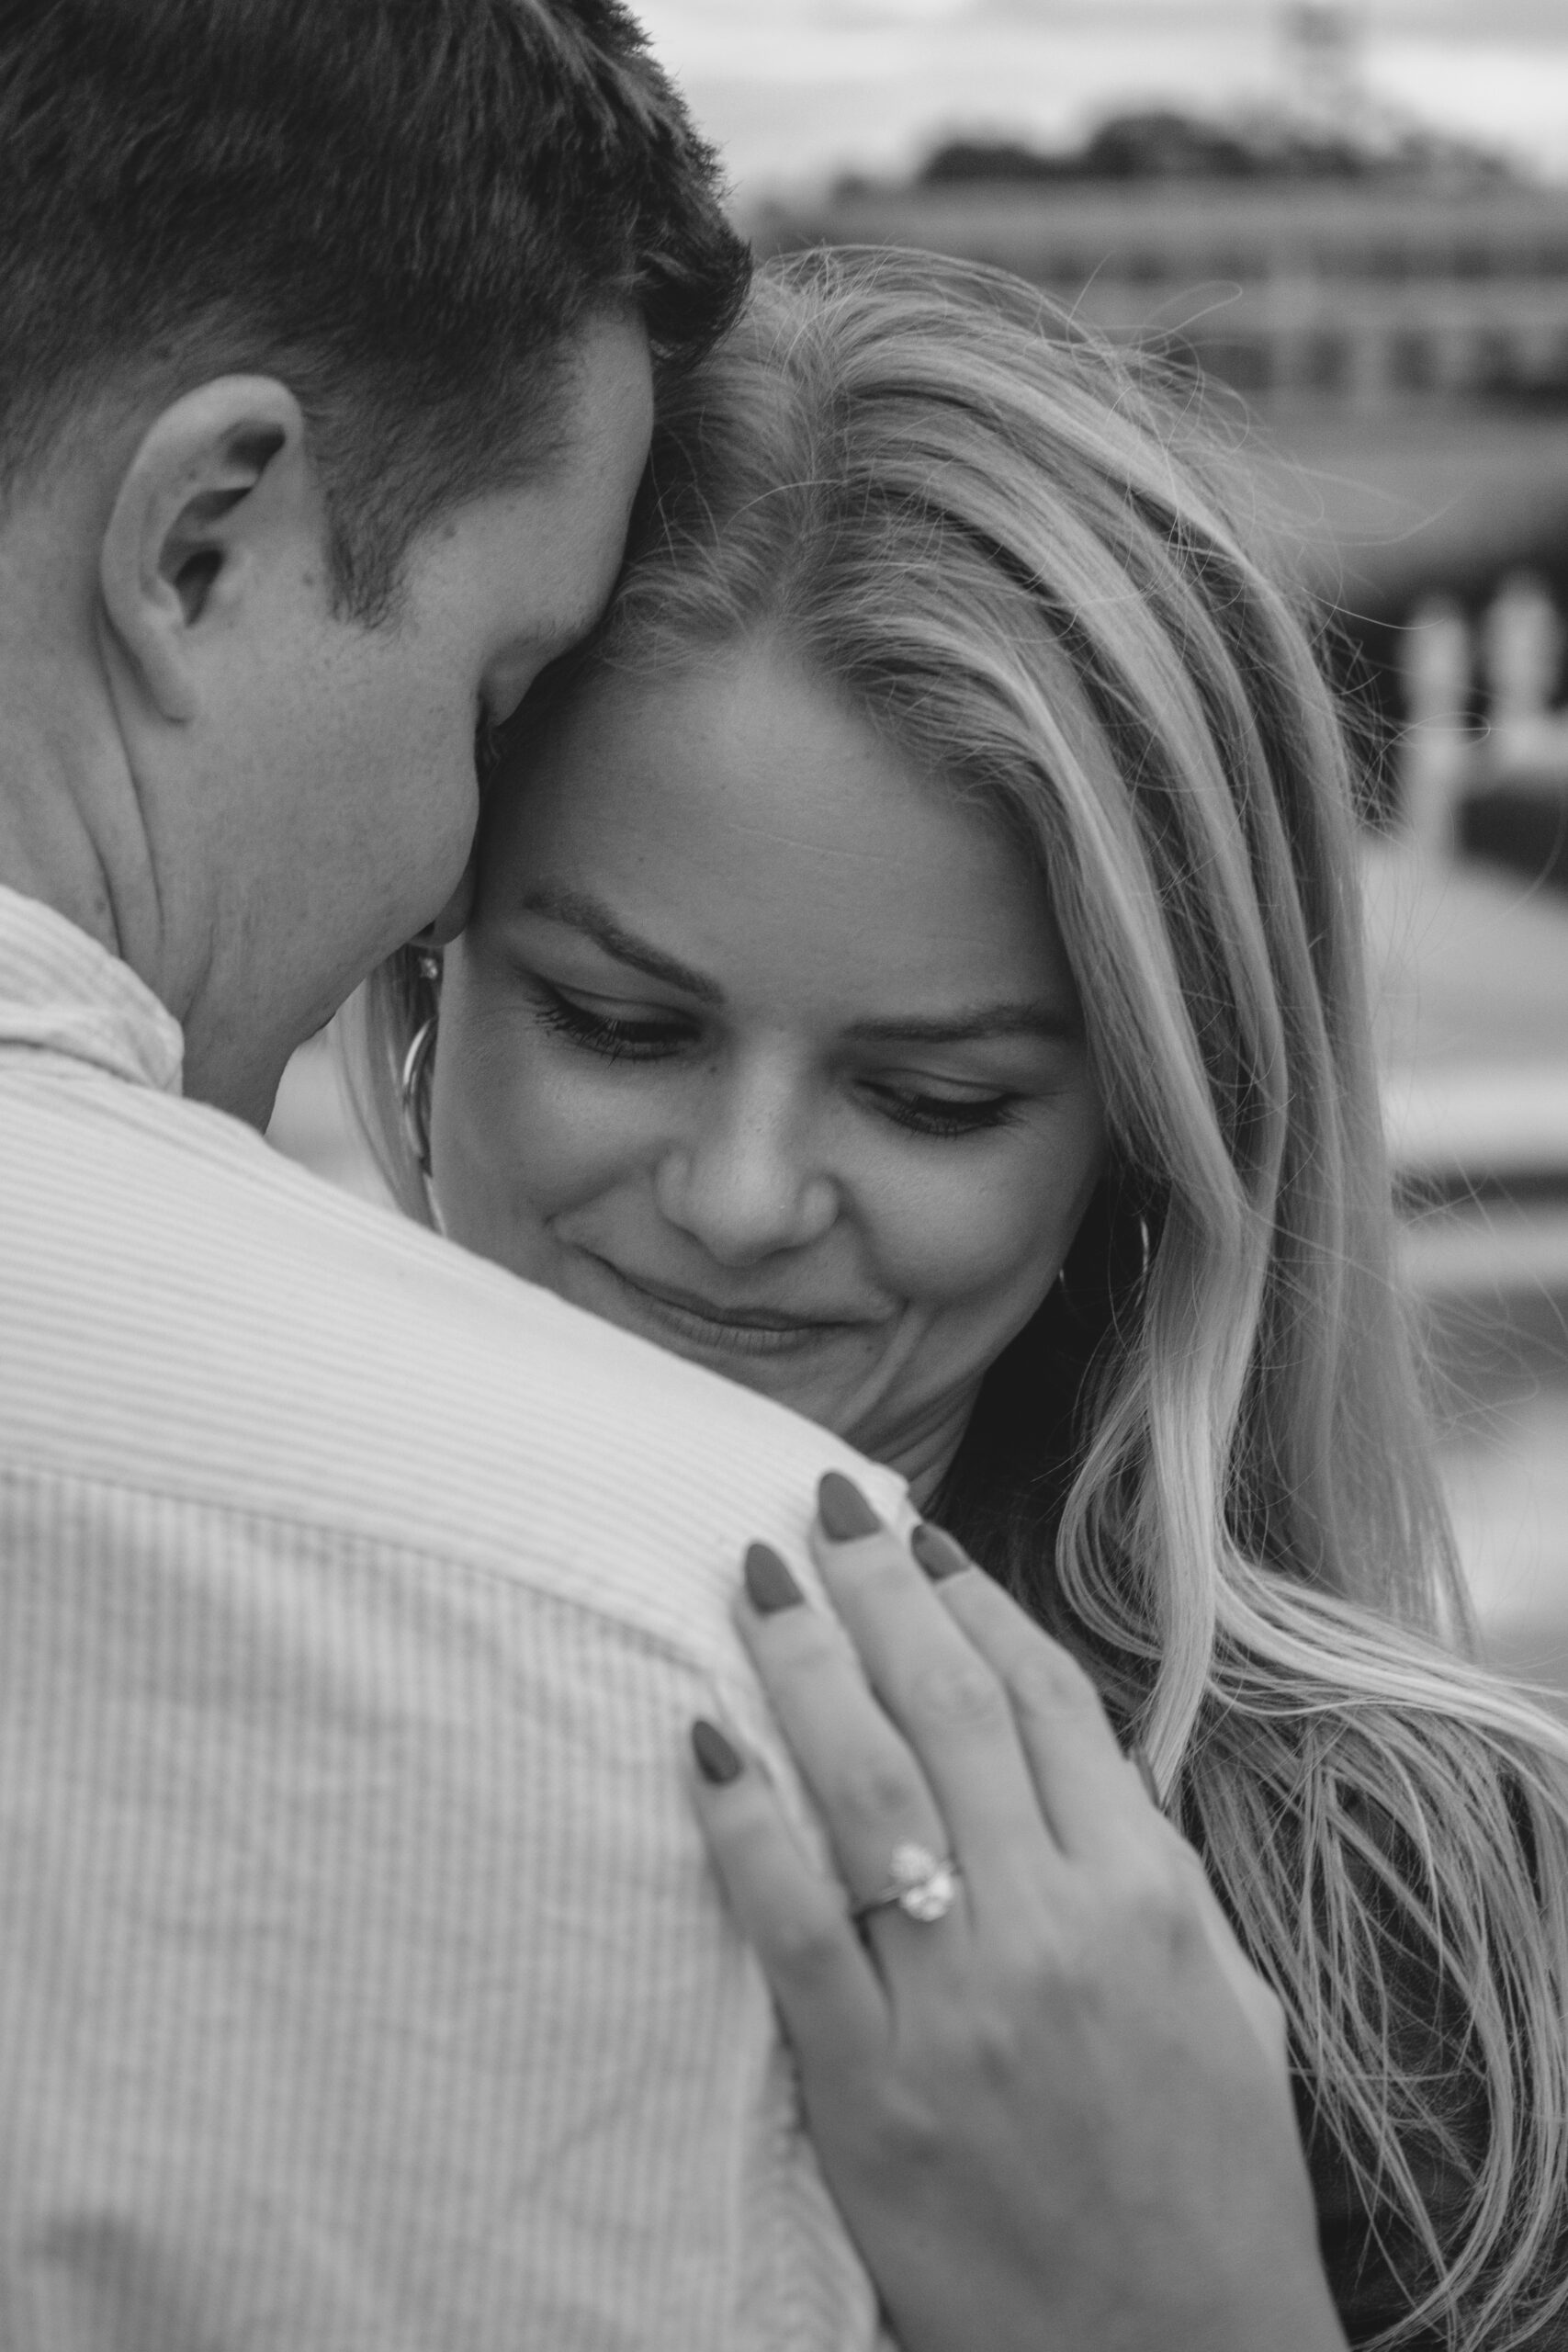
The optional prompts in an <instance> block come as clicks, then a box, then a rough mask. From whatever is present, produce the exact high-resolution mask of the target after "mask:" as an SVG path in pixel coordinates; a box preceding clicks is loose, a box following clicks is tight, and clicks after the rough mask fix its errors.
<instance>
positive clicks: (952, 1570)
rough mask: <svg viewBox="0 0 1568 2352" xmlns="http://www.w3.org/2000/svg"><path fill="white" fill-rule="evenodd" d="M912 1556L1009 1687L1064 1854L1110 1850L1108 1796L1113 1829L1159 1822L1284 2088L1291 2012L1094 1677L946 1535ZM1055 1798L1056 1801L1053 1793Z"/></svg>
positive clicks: (926, 1530) (923, 1537)
mask: <svg viewBox="0 0 1568 2352" xmlns="http://www.w3.org/2000/svg"><path fill="white" fill-rule="evenodd" d="M913 1548H914V1550H915V1554H916V1556H917V1558H919V1559H920V1560H921V1562H922V1565H923V1566H925V1568H926V1571H927V1574H928V1575H930V1576H931V1577H932V1579H933V1582H934V1584H935V1587H936V1589H937V1592H938V1595H939V1598H940V1600H941V1601H942V1604H943V1605H944V1607H945V1608H946V1609H947V1610H948V1611H949V1612H950V1613H951V1615H952V1617H953V1622H954V1623H955V1624H957V1625H958V1626H959V1627H961V1628H962V1630H963V1631H964V1634H966V1635H967V1637H968V1638H969V1640H970V1641H972V1642H973V1643H974V1645H975V1647H976V1649H977V1650H978V1651H980V1653H981V1654H982V1655H983V1656H985V1657H988V1658H989V1659H990V1660H991V1662H992V1664H993V1665H994V1667H995V1668H996V1671H997V1673H998V1676H999V1677H1000V1679H1002V1681H1003V1683H1004V1684H1005V1685H1006V1687H1007V1690H1008V1692H1009V1696H1010V1700H1011V1702H1012V1703H1013V1705H1014V1707H1015V1709H1016V1710H1017V1712H1018V1717H1019V1730H1020V1734H1021V1737H1022V1739H1023V1742H1024V1745H1025V1747H1026V1749H1027V1751H1028V1754H1029V1757H1030V1761H1031V1764H1032V1769H1033V1772H1034V1777H1035V1782H1036V1786H1037V1788H1038V1789H1039V1791H1040V1795H1041V1802H1042V1803H1043V1804H1054V1805H1055V1809H1056V1812H1057V1814H1058V1815H1059V1817H1060V1823H1061V1826H1060V1835H1061V1837H1062V1840H1063V1843H1064V1845H1065V1847H1066V1849H1067V1850H1068V1851H1069V1852H1071V1851H1073V1850H1074V1849H1075V1847H1077V1846H1079V1845H1081V1846H1082V1848H1083V1849H1084V1850H1085V1851H1086V1853H1093V1852H1097V1851H1098V1852H1100V1853H1103V1852H1104V1851H1105V1849H1106V1836H1105V1826H1106V1819H1107V1816H1106V1815H1104V1814H1102V1813H1100V1812H1099V1811H1098V1810H1092V1809H1094V1808H1097V1807H1098V1806H1099V1805H1100V1804H1102V1803H1103V1802H1104V1801H1105V1799H1106V1798H1107V1797H1108V1796H1109V1797H1111V1798H1112V1806H1111V1815H1110V1818H1111V1819H1113V1820H1114V1821H1116V1822H1118V1823H1120V1822H1129V1823H1133V1824H1134V1826H1136V1825H1135V1820H1134V1816H1136V1815H1138V1814H1140V1813H1141V1814H1142V1815H1143V1816H1144V1826H1145V1829H1146V1828H1147V1827H1148V1826H1152V1823H1153V1822H1154V1821H1158V1822H1159V1824H1160V1829H1161V1833H1162V1834H1163V1836H1164V1837H1165V1838H1167V1839H1168V1841H1169V1845H1170V1849H1171V1851H1172V1853H1173V1854H1174V1856H1175V1858H1176V1860H1178V1861H1179V1864H1180V1866H1181V1868H1182V1870H1183V1871H1185V1872H1186V1873H1187V1874H1188V1883H1189V1884H1190V1887H1191V1890H1192V1894H1193V1897H1194V1899H1195V1901H1196V1903H1197V1906H1198V1911H1199V1916H1200V1917H1201V1922H1202V1926H1203V1930H1204V1934H1205V1936H1206V1938H1207V1939H1208V1943H1209V1947H1210V1949H1211V1951H1213V1956H1214V1960H1215V1963H1216V1965H1217V1966H1218V1968H1219V1970H1220V1973H1221V1974H1222V1975H1223V1976H1224V1980H1225V1982H1226V1984H1227V1985H1229V1986H1230V1989H1231V1991H1232V1993H1233V1994H1234V1995H1235V1999H1236V2003H1237V2005H1238V2007H1240V2009H1241V2011H1242V2013H1243V2015H1244V2016H1245V2017H1246V2018H1247V2023H1248V2025H1249V2026H1250V2027H1251V2029H1252V2030H1253V2032H1254V2034H1255V2035H1256V2036H1257V2038H1258V2043H1259V2044H1260V2046H1261V2048H1262V2050H1263V2052H1264V2053H1265V2055H1266V2056H1267V2057H1268V2058H1269V2061H1270V2064H1272V2065H1273V2066H1274V2068H1275V2069H1276V2071H1277V2073H1278V2075H1279V2077H1280V2080H1283V2079H1284V2077H1285V2071H1286V2066H1287V2035H1286V2030H1285V2014H1284V2011H1283V2009H1282V2008H1281V2007H1280V2003H1279V2000H1278V1998H1277V1997H1276V1996H1275V1994H1274V1992H1273V1991H1272V1989H1271V1988H1270V1986H1269V1985H1267V1984H1266V1983H1265V1982H1264V1980H1263V1978H1262V1977H1261V1976H1259V1974H1258V1971H1257V1970H1256V1969H1255V1968H1254V1967H1253V1965H1252V1962H1250V1961H1249V1960H1248V1959H1247V1954H1246V1952H1245V1951H1243V1950H1242V1947H1241V1945H1240V1944H1239V1943H1238V1942H1237V1940H1236V1937H1235V1930H1234V1928H1232V1926H1231V1923H1230V1921H1229V1920H1228V1919H1227V1918H1226V1917H1225V1914H1224V1910H1223V1909H1222V1907H1221V1905H1220V1902H1219V1899H1218V1897H1217V1896H1216V1894H1214V1891H1213V1887H1212V1886H1211V1885H1210V1883H1209V1880H1208V1875H1207V1873H1206V1871H1204V1868H1203V1864H1202V1860H1201V1857H1200V1856H1199V1855H1198V1854H1197V1853H1196V1852H1195V1851H1194V1850H1193V1849H1192V1848H1191V1847H1190V1845H1189V1844H1188V1842H1187V1840H1186V1839H1185V1838H1183V1837H1181V1836H1180V1834H1179V1831H1177V1830H1175V1829H1173V1828H1172V1827H1171V1826H1170V1825H1169V1824H1168V1823H1167V1822H1165V1820H1164V1817H1163V1815H1160V1814H1159V1813H1158V1810H1157V1804H1156V1791H1155V1789H1154V1786H1153V1776H1152V1775H1151V1774H1148V1768H1147V1766H1146V1765H1143V1766H1142V1767H1141V1768H1140V1763H1139V1761H1138V1760H1135V1759H1134V1758H1125V1757H1123V1756H1122V1753H1121V1750H1120V1749H1119V1748H1118V1747H1117V1745H1116V1740H1115V1736H1114V1735H1113V1734H1112V1732H1111V1726H1110V1724H1109V1723H1108V1722H1107V1721H1106V1718H1105V1713H1104V1710H1103V1708H1102V1707H1101V1706H1100V1702H1099V1699H1098V1697H1097V1696H1096V1695H1095V1693H1094V1691H1093V1689H1092V1686H1090V1685H1089V1682H1088V1678H1087V1676H1084V1675H1083V1674H1082V1673H1081V1670H1080V1669H1079V1668H1077V1666H1076V1665H1075V1664H1074V1662H1073V1661H1072V1660H1071V1659H1070V1658H1068V1657H1067V1655H1066V1652H1065V1651H1064V1650H1063V1649H1062V1648H1061V1646H1060V1645H1059V1644H1057V1643H1055V1642H1052V1641H1051V1640H1050V1639H1049V1636H1048V1635H1046V1634H1043V1633H1042V1632H1041V1630H1040V1628H1039V1627H1038V1626H1037V1625H1036V1624H1035V1623H1033V1621H1032V1619H1031V1618H1028V1617H1026V1616H1025V1615H1024V1613H1023V1611H1021V1609H1020V1608H1019V1607H1018V1605H1017V1603H1016V1602H1015V1601H1013V1600H1010V1599H1009V1597H1008V1595H1007V1594H1006V1593H1005V1592H1003V1590H1002V1589H1001V1587H1000V1586H999V1585H998V1584H996V1583H995V1582H993V1580H992V1579H991V1578H990V1577H987V1576H986V1575H985V1574H984V1573H983V1571H981V1570H980V1569H979V1568H977V1567H976V1566H975V1564H974V1562H973V1561H972V1560H970V1559H969V1558H968V1557H967V1556H966V1555H965V1554H964V1552H963V1551H961V1550H960V1548H959V1546H958V1545H957V1544H955V1543H954V1542H953V1538H952V1536H950V1535H948V1534H947V1533H946V1532H945V1531H943V1530H942V1529H938V1528H931V1527H922V1528H920V1529H919V1530H917V1532H916V1536H915V1541H914V1546H913ZM1024 1636H1032V1637H1033V1638H1032V1639H1025V1638H1024ZM1101 1732H1102V1733H1103V1736H1100V1734H1101ZM1118 1772H1119V1773H1120V1781H1119V1783H1118V1782H1117V1781H1116V1775H1117V1773H1118ZM1145 1776H1147V1777H1145ZM1048 1791H1049V1792H1054V1793H1053V1794H1051V1795H1048ZM1118 1808H1119V1809H1118ZM1080 1811H1081V1814H1082V1819H1081V1822H1080V1821H1079V1820H1078V1815H1079V1814H1080ZM1075 1825H1076V1826H1075Z"/></svg>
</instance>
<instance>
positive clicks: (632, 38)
mask: <svg viewBox="0 0 1568 2352" xmlns="http://www.w3.org/2000/svg"><path fill="white" fill-rule="evenodd" d="M746 270H747V257H746V253H745V248H744V247H743V246H742V245H741V244H740V243H739V241H738V239H737V238H736V237H735V235H734V234H733V232H731V230H730V229H729V228H728V225H727V223H726V221H725V219H724V215H723V212H722V209H721V206H720V201H719V189H718V180H717V171H716V163H715V159H714V156H713V153H712V151H711V150H710V149H709V148H708V147H706V146H705V144H704V143H703V141H701V140H700V139H699V138H698V137H697V136H696V133H695V132H694V130H693V128H692V125H691V122H690V119H688V117H687V115H686V112H685V110H684V107H682V103H681V101H680V99H679V98H678V97H677V96H676V95H675V94H674V92H673V91H672V89H671V85H670V84H669V83H668V81H667V80H666V79H665V76H664V75H663V74H662V73H661V71H660V68H659V67H658V66H657V65H656V64H655V63H654V62H653V60H652V58H651V57H650V56H649V52H648V50H647V47H646V45H645V43H644V40H643V37H642V35H641V33H640V31H639V30H638V28H637V26H636V24H635V23H634V22H633V20H632V18H631V17H629V16H628V15H627V14H626V10H625V9H624V8H623V7H621V6H619V5H618V0H0V490H3V489H4V488H6V486H8V485H10V484H14V483H15V482H16V481H17V478H18V476H21V475H23V474H25V473H26V472H27V470H28V469H29V467H31V466H32V465H33V464H35V463H36V462H37V461H38V460H39V458H42V457H43V456H45V455H47V454H48V453H50V452H51V450H52V449H53V448H54V447H56V446H57V444H58V443H59V440H60V437H61V435H62V432H64V431H65V430H67V429H69V425H70V422H71V419H72V417H73V414H77V413H80V412H82V411H83V410H84V409H85V407H86V406H87V405H88V404H89V403H92V402H95V401H99V400H101V399H103V398H104V397H105V396H107V395H113V394H115V393H116V392H117V390H118V388H119V387H120V386H121V385H122V384H123V385H124V386H125V387H126V388H127V389H128V390H130V392H131V393H132V394H133V395H134V396H135V397H138V398H140V397H144V396H145V392H146V391H147V390H153V391H156V392H159V393H166V395H167V396H168V397H170V398H173V397H175V395H176V394H177V392H178V391H179V390H184V389H188V388H189V387H190V386H191V385H193V384H196V383H198V382H201V381H203V380H205V379H207V378H209V377H211V376H215V375H220V374H227V373H231V372H234V371H242V372H245V373H259V374H265V375H272V376H276V377H279V378H281V379H283V380H284V381H286V382H287V383H288V384H289V385H290V387H291V389H292V390H294V391H295V392H296V393H297V395H298V396H299V400H300V401H301V403H302V405H303V407H304V409H305V412H306V414H307V417H308V418H309V420H310V430H311V447H312V450H313V453H314V455H315V458H316V461H317V463H318V465H319V467H320V469H321V475H322V479H323V481H324V484H325V489H326V495H327V500H328V504H329V510H330V514H331V518H332V528H333V548H334V560H335V568H336V584H337V590H338V596H339V601H340V604H341V605H343V606H344V607H345V608H346V609H347V610H349V611H350V612H353V613H355V614H357V615H359V616H361V617H364V618H367V619H369V618H374V617H376V616H378V614H379V613H381V612H383V611H385V609H386V608H387V606H388V605H389V602H390V600H391V598H392V596H393V594H394V591H395V588H396V583H397V581H398V577H399V573H400V563H401V558H402V556H403V553H404V551H405V550H406V548H407V546H408V543H409V541H410V539H411V538H412V536H413V535H414V533H415V532H416V531H417V530H418V529H419V528H420V527H421V526H423V524H424V523H426V522H428V521H429V520H430V519H431V518H432V517H433V516H434V515H438V514H439V513H441V512H442V511H443V510H444V509H445V508H446V507H448V506H450V505H452V504H455V503H457V501H459V500H460V499H463V498H466V497H469V496H472V495H474V494H476V493H478V492H480V491H483V490H485V489H488V488H491V487H494V486H496V485H498V484H499V483H501V482H503V481H514V480H517V479H519V478H520V477H521V476H522V474H524V473H525V471H526V470H527V468H528V465H529V463H530V462H532V461H536V460H537V458H538V457H539V455H540V453H541V436H543V435H549V434H550V433H551V432H552V429H553V427H554V425H555V424H556V421H557V418H558V407H559V401H558V392H559V388H560V385H561V382H562V363H563V360H564V359H565V358H566V357H567V356H569V355H570V349H571V347H572V342H573V337H574V331H575V330H577V329H578V328H580V327H581V325H582V324H584V323H585V322H586V321H587V319H588V318H589V317H590V316H592V314H593V313H594V312H595V311H602V310H606V309H609V308H612V307H614V306H616V305H622V304H624V305H627V306H630V307H633V308H635V309H636V310H637V311H640V312H641V315H642V317H643V319H644V321H645V322H646V324H647V327H648V331H649V337H650V340H651V343H652V346H653V352H654V358H655V364H656V367H663V368H677V369H678V368H681V367H682V365H683V364H685V363H687V362H689V361H691V360H693V359H694V358H695V357H696V356H699V355H700V354H701V352H702V351H704V350H705V348H706V347H707V346H708V345H710V344H711V343H712V342H713V341H714V340H716V337H717V336H718V334H721V333H722V331H723V329H724V328H725V326H726V325H727V324H728V322H729V321H730V319H731V317H732V316H733V314H734V311H735V310H736V308H737V307H738V305H739V301H740V300H741V298H742V295H743V293H744V288H745V282H746Z"/></svg>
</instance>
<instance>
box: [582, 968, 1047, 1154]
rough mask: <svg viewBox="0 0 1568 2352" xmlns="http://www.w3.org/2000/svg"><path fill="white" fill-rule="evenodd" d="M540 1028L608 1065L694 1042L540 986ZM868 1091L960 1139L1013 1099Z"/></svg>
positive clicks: (922, 1131) (894, 1116)
mask: <svg viewBox="0 0 1568 2352" xmlns="http://www.w3.org/2000/svg"><path fill="white" fill-rule="evenodd" d="M536 1017H537V1019H538V1021H539V1022H540V1023H541V1025H542V1026H543V1027H544V1028H547V1029H553V1030H555V1031H556V1032H557V1034H558V1035H560V1036H563V1037H567V1038H570V1041H571V1043H572V1044H573V1045H574V1046H581V1048H582V1049H583V1050H584V1052H586V1053H591V1054H597V1055H599V1056H600V1057H601V1058H602V1059H603V1060H604V1061H612V1062H614V1061H660V1060H665V1059H667V1058H668V1057H670V1056H671V1054H678V1053H680V1052H681V1051H682V1048H683V1047H684V1046H689V1045H690V1044H691V1043H692V1041H693V1033H692V1030H691V1028H690V1026H689V1025H688V1024H686V1023H682V1021H681V1020H680V1018H679V1017H678V1016H676V1015H671V1016H670V1017H668V1018H666V1019H664V1020H661V1021H626V1020H621V1019H619V1018H617V1017H616V1016H615V1014H614V1013H607V1012H590V1011H589V1010H588V1007H587V1006H586V1005H582V1004H579V1003H577V1002H576V1001H574V999H572V998H571V997H569V996H562V995H561V994H560V993H559V991H558V990H557V989H550V988H544V987H541V989H540V992H539V998H538V1002H537V1005H536ZM868 1091H869V1092H870V1093H871V1095H872V1098H873V1100H874V1102H875V1103H876V1106H877V1108H878V1110H880V1111H881V1112H882V1113H883V1114H884V1116H885V1117H886V1118H888V1119H890V1120H891V1121H892V1122H893V1124H894V1125H895V1126H899V1127H904V1128H906V1129H908V1132H909V1133H911V1134H913V1135H920V1136H936V1137H941V1136H950V1137H954V1136H971V1135H978V1134H980V1133H982V1132H983V1131H984V1130H985V1129H987V1128H988V1127H999V1126H1003V1125H1006V1123H1007V1121H1008V1120H1009V1118H1010V1116H1011V1114H1012V1110H1013V1103H1014V1099H1015V1098H1014V1097H1013V1096H1012V1095H1010V1094H987V1095H983V1096H978V1097H976V1098H975V1099H973V1100H968V1099H962V1098H960V1097H958V1096H955V1095H951V1094H906V1093H901V1092H900V1091H898V1089H897V1088H896V1087H891V1086H873V1087H872V1088H870V1089H869V1090H868Z"/></svg>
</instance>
